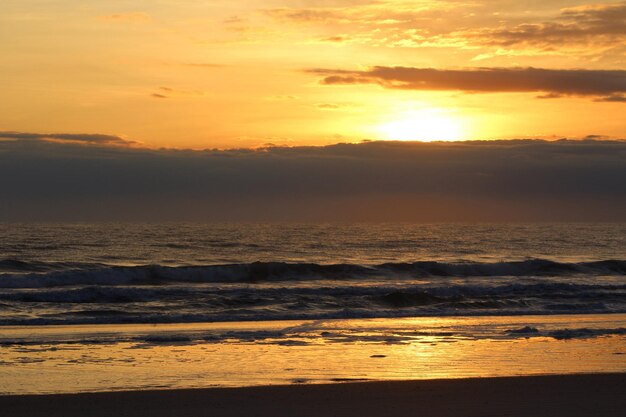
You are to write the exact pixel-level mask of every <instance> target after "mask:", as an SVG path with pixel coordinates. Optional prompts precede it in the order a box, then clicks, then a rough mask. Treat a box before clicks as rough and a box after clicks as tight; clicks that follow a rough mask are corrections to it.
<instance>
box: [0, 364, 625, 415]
mask: <svg viewBox="0 0 626 417" xmlns="http://www.w3.org/2000/svg"><path fill="white" fill-rule="evenodd" d="M0 410H1V412H0V414H2V415H3V416H11V417H26V416H33V417H35V416H36V417H42V416H43V417H57V416H59V417H61V416H63V417H73V416H90V417H100V416H102V417H104V416H107V417H110V416H116V417H126V416H151V417H160V416H177V417H187V416H194V417H199V416H224V417H228V416H253V415H254V416H259V417H261V416H273V417H282V416H285V417H288V416H289V417H294V416H298V417H307V416H324V417H330V416H337V417H348V416H359V417H363V416H386V417H394V416H403V417H404V416H407V415H415V416H429V417H444V416H455V417H477V416H481V417H488V416H494V417H495V416H498V417H501V416H514V417H516V416H520V417H521V416H529V417H530V416H532V417H542V416H546V417H548V416H550V417H553V416H569V417H575V416H581V417H582V416H594V417H602V416H607V417H608V416H611V417H613V416H621V415H626V374H590V375H554V376H528V377H501V378H477V379H448V380H419V381H390V382H363V383H360V382H355V383H337V384H324V385H291V386H266V387H249V388H215V389H189V390H160V391H128V392H103V393H87V394H61V395H26V396H0Z"/></svg>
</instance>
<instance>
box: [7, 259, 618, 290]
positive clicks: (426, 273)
mask: <svg viewBox="0 0 626 417" xmlns="http://www.w3.org/2000/svg"><path fill="white" fill-rule="evenodd" d="M582 274H586V275H595V276H597V275H626V261H624V260H603V261H593V262H578V263H562V262H554V261H550V260H546V259H531V260H526V261H515V262H496V263H479V262H463V263H449V262H436V261H418V262H412V263H384V264H379V265H373V266H367V265H355V264H330V265H324V264H316V263H285V262H253V263H243V264H227V265H205V266H178V267H171V266H162V265H145V266H106V265H103V264H87V263H50V262H47V263H46V262H25V261H18V260H12V259H5V260H2V261H0V288H39V287H57V286H76V285H107V286H115V285H162V284H167V283H257V282H266V281H292V280H299V281H304V280H320V279H330V280H351V279H355V280H358V279H361V278H367V277H379V278H385V277H388V278H392V279H399V278H403V277H404V278H430V277H459V278H471V277H494V276H499V277H505V276H509V277H531V276H532V277H555V276H576V275H582Z"/></svg>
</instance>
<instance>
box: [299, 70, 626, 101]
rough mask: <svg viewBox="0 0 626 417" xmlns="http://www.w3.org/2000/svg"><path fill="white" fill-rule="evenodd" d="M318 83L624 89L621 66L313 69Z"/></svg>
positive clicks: (487, 89) (614, 93)
mask: <svg viewBox="0 0 626 417" xmlns="http://www.w3.org/2000/svg"><path fill="white" fill-rule="evenodd" d="M308 71H309V72H312V73H315V74H319V75H322V76H323V79H322V81H321V82H322V84H326V85H336V84H378V85H381V86H382V87H384V88H393V89H404V90H430V91H442V90H450V91H464V92H469V93H500V92H541V93H546V95H544V96H542V97H543V98H548V97H549V98H554V97H557V96H560V95H566V96H567V95H573V96H601V97H602V98H601V100H606V101H620V99H621V98H622V97H623V94H624V93H626V71H624V70H584V69H571V70H558V69H543V68H470V69H459V70H449V69H435V68H413V67H373V68H371V69H369V70H365V71H346V70H332V69H313V70H308Z"/></svg>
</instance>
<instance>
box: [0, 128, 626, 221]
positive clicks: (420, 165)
mask: <svg viewBox="0 0 626 417" xmlns="http://www.w3.org/2000/svg"><path fill="white" fill-rule="evenodd" d="M22 135H27V134H22ZM33 135H34V137H35V138H38V135H36V134H33ZM624 178H626V141H607V140H583V141H571V140H561V141H555V142H546V141H540V140H514V141H493V142H492V141H482V142H456V143H455V142H450V143H411V142H367V143H361V144H337V145H332V146H323V147H305V146H300V147H267V148H261V149H235V150H224V151H219V150H206V151H191V150H167V149H163V150H148V149H141V148H137V147H135V148H130V147H126V148H124V147H100V146H98V147H94V146H80V145H78V144H77V143H76V142H73V141H59V142H49V141H45V140H15V141H0V218H2V219H5V220H203V221H218V220H219V221H231V220H232V221H339V220H342V221H348V220H350V221H354V220H364V221H365V220H376V221H398V220H406V221H449V220H459V221H474V220H480V221H500V220H518V221H531V220H532V221H534V220H602V221H610V220H616V221H617V220H619V221H624V220H626V187H625V185H624Z"/></svg>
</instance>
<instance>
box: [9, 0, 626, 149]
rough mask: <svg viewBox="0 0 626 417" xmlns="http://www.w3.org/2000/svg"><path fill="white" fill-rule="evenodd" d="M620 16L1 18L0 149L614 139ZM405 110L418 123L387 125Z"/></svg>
mask: <svg viewBox="0 0 626 417" xmlns="http://www.w3.org/2000/svg"><path fill="white" fill-rule="evenodd" d="M625 9H626V4H625V3H624V2H619V1H618V2H612V3H611V2H609V3H595V2H590V1H585V0H564V1H555V0H549V1H544V2H541V3H536V2H533V4H527V2H513V1H501V2H493V1H489V2H487V1H468V2H458V1H450V0H438V1H422V0H412V1H407V0H383V1H374V0H359V1H354V0H335V1H320V0H315V1H306V2H303V1H295V0H272V1H261V0H250V1H243V0H234V1H229V2H222V1H210V2H197V1H191V0H172V1H167V2H153V1H147V0H138V1H134V2H123V1H114V2H90V3H89V4H84V3H80V2H76V1H74V0H60V1H55V2H41V1H39V2H36V1H32V0H6V1H3V2H2V4H1V5H0V36H1V39H2V42H0V71H1V72H2V77H0V88H1V89H2V92H3V100H2V102H0V131H12V132H24V133H35V134H43V133H50V134H54V133H72V134H79V133H80V134H82V133H89V134H104V135H112V136H117V137H121V138H125V139H127V140H129V141H133V142H135V143H137V144H140V145H141V146H144V147H149V148H158V147H168V148H191V149H206V148H220V149H229V148H242V147H246V148H247V147H258V146H262V145H264V144H266V143H272V144H275V145H288V146H297V145H307V146H309V145H328V144H333V143H337V142H339V141H341V142H353V143H354V142H360V141H362V140H364V139H370V140H372V139H373V140H380V139H386V140H389V139H393V140H420V141H424V140H475V139H498V138H502V139H512V138H529V137H541V138H560V137H569V138H576V139H580V138H584V137H586V136H588V135H596V136H607V137H611V138H620V137H623V136H624V135H626V121H625V119H624V117H623V113H624V106H625V104H624V102H625V101H626V97H625V93H626V85H624V81H623V80H624V79H625V77H624V65H625V62H624V55H623V45H624V42H626V32H624V31H623V30H622V31H619V30H615V28H618V27H623V25H624V24H625V23H624V20H623V19H624V17H623V16H624V10H625ZM44 69H45V70H44ZM411 102H420V103H422V105H420V106H418V107H417V108H415V109H413V110H408V113H404V110H407V109H403V110H402V111H401V112H396V111H390V109H389V108H390V106H391V107H393V106H395V105H396V103H411ZM423 109H426V110H423ZM428 109H434V110H428ZM437 109H444V111H440V110H437ZM448 110H454V111H448ZM466 120H471V121H472V123H471V124H472V126H471V129H469V128H468V127H467V126H466V123H465V121H466ZM373 125H375V126H373Z"/></svg>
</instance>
